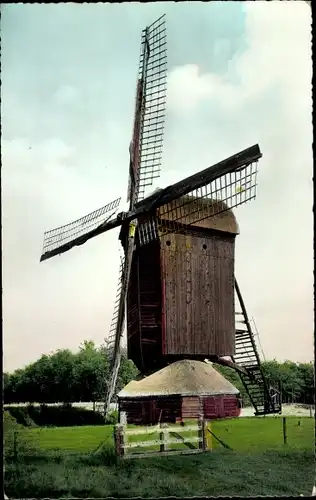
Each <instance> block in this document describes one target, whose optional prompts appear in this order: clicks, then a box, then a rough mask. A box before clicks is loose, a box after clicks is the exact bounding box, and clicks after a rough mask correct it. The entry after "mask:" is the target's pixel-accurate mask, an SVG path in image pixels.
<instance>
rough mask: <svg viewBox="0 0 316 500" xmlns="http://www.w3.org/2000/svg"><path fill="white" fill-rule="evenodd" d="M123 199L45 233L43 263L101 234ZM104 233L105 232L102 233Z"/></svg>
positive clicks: (118, 199)
mask: <svg viewBox="0 0 316 500" xmlns="http://www.w3.org/2000/svg"><path fill="white" fill-rule="evenodd" d="M120 201H121V198H117V199H116V200H114V201H112V202H111V203H108V204H107V205H105V206H104V207H102V208H99V210H95V211H94V212H91V213H90V214H88V215H85V216H84V217H82V218H81V219H78V220H75V221H74V222H71V223H69V224H66V225H65V226H60V227H57V228H56V229H53V230H51V231H46V232H45V233H44V243H43V251H42V255H41V259H40V260H41V261H43V260H46V259H49V258H51V257H54V256H55V255H58V254H60V253H64V252H67V251H68V250H70V249H71V248H73V247H74V246H76V245H81V244H82V243H84V242H85V241H86V240H87V239H89V238H92V237H93V236H96V235H97V234H99V232H98V231H96V230H97V229H99V228H100V227H105V226H106V223H108V222H109V221H110V219H111V218H112V217H113V215H115V213H116V212H117V209H118V206H119V204H120ZM102 232H103V231H102Z"/></svg>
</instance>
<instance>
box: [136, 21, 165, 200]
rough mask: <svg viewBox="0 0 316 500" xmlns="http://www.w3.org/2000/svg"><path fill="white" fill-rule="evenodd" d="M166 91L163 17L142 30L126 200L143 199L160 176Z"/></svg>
mask: <svg viewBox="0 0 316 500" xmlns="http://www.w3.org/2000/svg"><path fill="white" fill-rule="evenodd" d="M166 92H167V33H166V19H165V15H163V16H162V17H160V18H159V19H157V20H156V21H155V22H154V23H153V24H151V25H150V26H148V27H147V28H146V29H144V30H143V31H142V38H141V55H140V61H139V71H138V82H137V91H136V110H135V119H134V130H133V140H132V143H131V146H130V157H131V165H130V177H129V189H128V201H129V200H131V205H132V206H133V205H134V204H135V203H137V202H138V201H140V200H142V199H143V198H144V195H145V190H146V187H147V186H151V185H152V183H153V181H154V179H156V178H158V177H159V176H160V169H161V161H162V148H163V136H164V124H165V110H166Z"/></svg>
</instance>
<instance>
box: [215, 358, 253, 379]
mask: <svg viewBox="0 0 316 500" xmlns="http://www.w3.org/2000/svg"><path fill="white" fill-rule="evenodd" d="M210 359H211V360H212V363H217V364H218V365H222V366H228V367H229V368H232V369H233V370H235V371H237V372H240V373H242V374H243V375H248V376H249V373H248V371H247V370H246V368H243V367H242V366H240V365H237V363H234V362H233V361H229V360H228V359H224V358H220V357H219V356H212V358H210Z"/></svg>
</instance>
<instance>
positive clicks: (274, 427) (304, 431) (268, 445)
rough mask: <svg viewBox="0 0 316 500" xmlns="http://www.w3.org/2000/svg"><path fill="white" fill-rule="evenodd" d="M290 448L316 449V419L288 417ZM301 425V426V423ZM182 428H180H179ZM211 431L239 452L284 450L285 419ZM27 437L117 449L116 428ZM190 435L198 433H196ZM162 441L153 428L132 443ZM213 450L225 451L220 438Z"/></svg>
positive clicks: (81, 448) (32, 432) (226, 423)
mask: <svg viewBox="0 0 316 500" xmlns="http://www.w3.org/2000/svg"><path fill="white" fill-rule="evenodd" d="M286 422H287V445H286V447H289V448H291V449H294V448H295V449H296V448H297V449H302V450H305V449H306V450H308V449H309V450H312V449H313V446H314V444H313V443H314V419H312V418H309V417H300V418H298V417H287V419H286ZM299 422H300V425H298V423H299ZM177 428H178V426H177ZM211 430H212V431H213V433H214V434H215V435H216V436H218V437H219V438H220V439H221V440H222V441H224V442H225V443H226V444H227V445H229V446H230V447H231V448H232V449H233V450H235V451H241V452H244V451H249V452H252V451H253V452H257V451H265V450H267V449H283V448H284V444H283V431H282V418H280V417H275V418H274V417H267V418H254V417H249V418H239V419H229V420H218V421H215V422H213V423H212V424H211ZM25 432H26V435H27V436H28V437H29V438H30V439H33V438H35V439H36V442H37V443H38V444H39V446H40V448H41V449H43V450H53V449H54V450H67V451H78V452H92V451H94V450H95V449H96V448H98V447H99V446H100V444H101V443H104V444H105V445H106V446H107V447H112V446H113V426H110V425H102V426H82V427H55V428H49V427H46V428H33V429H32V428H30V429H26V431H25ZM190 434H192V435H193V434H194V433H193V432H192V433H190ZM158 438H159V433H158V432H155V429H153V433H152V434H149V435H148V434H147V435H142V436H140V437H138V436H131V437H130V441H136V440H137V439H141V440H142V441H148V440H154V439H158ZM212 440H213V447H214V448H215V449H216V448H221V447H222V446H221V444H219V443H218V442H217V441H216V439H214V438H213V439H212Z"/></svg>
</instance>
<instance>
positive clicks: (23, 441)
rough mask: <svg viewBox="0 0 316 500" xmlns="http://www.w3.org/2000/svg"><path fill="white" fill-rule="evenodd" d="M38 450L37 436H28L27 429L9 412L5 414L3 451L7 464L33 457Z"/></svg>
mask: <svg viewBox="0 0 316 500" xmlns="http://www.w3.org/2000/svg"><path fill="white" fill-rule="evenodd" d="M36 449H37V443H36V441H35V436H33V437H32V438H31V437H30V435H26V433H25V427H23V425H21V424H19V423H18V422H17V421H16V420H15V418H14V417H13V416H12V415H10V413H9V412H7V411H4V412H3V451H4V459H5V461H7V462H10V461H15V462H17V461H19V460H20V459H22V458H23V457H25V456H27V455H32V454H34V453H35V451H36Z"/></svg>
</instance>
